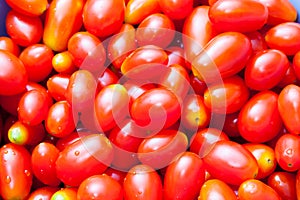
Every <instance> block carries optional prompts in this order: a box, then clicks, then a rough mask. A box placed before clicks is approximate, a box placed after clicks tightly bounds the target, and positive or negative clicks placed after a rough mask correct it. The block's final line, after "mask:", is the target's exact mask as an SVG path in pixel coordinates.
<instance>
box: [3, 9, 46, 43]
mask: <svg viewBox="0 0 300 200" xmlns="http://www.w3.org/2000/svg"><path fill="white" fill-rule="evenodd" d="M6 31H7V34H8V35H9V36H10V37H11V38H12V39H13V40H14V41H15V42H16V43H17V44H18V45H20V46H24V47H27V46H30V45H33V44H36V43H39V42H40V40H41V39H42V36H43V24H42V20H41V18H39V17H30V16H26V15H23V14H21V13H18V12H16V11H14V10H11V11H9V12H8V14H7V16H6Z"/></svg>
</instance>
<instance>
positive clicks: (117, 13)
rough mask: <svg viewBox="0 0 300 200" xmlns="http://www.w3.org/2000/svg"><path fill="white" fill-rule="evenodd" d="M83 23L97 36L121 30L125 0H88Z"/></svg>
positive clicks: (104, 35) (105, 35) (84, 9)
mask: <svg viewBox="0 0 300 200" xmlns="http://www.w3.org/2000/svg"><path fill="white" fill-rule="evenodd" d="M82 17H83V25H84V27H85V29H86V30H87V31H89V32H90V33H92V34H93V35H95V36H97V37H102V38H104V37H107V36H109V35H112V34H114V33H116V32H117V31H119V30H120V28H121V27H122V24H123V21H124V17H125V3H124V1H123V0H111V1H106V0H88V1H87V2H86V3H85V5H84V8H83V13H82Z"/></svg>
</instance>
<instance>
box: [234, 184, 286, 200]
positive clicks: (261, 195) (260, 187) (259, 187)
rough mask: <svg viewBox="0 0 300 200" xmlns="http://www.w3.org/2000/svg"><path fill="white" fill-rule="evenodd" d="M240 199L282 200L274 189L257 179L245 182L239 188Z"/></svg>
mask: <svg viewBox="0 0 300 200" xmlns="http://www.w3.org/2000/svg"><path fill="white" fill-rule="evenodd" d="M238 197H239V199H240V200H251V199H253V200H254V199H265V200H281V198H280V196H279V195H278V194H277V192H276V191H275V190H274V189H273V188H271V187H270V186H268V185H267V184H265V183H263V182H262V181H259V180H256V179H248V180H246V181H244V182H243V183H242V184H241V185H240V186H239V189H238Z"/></svg>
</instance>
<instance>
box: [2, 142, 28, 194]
mask: <svg viewBox="0 0 300 200" xmlns="http://www.w3.org/2000/svg"><path fill="white" fill-rule="evenodd" d="M0 163H1V165H0V194H1V196H2V198H4V199H25V198H26V197H27V196H28V195H29V193H30V189H31V185H32V170H31V160H30V153H29V152H28V150H27V149H26V148H25V147H23V146H20V145H17V144H12V143H9V144H6V145H3V146H2V147H1V148H0Z"/></svg>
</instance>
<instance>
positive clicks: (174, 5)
mask: <svg viewBox="0 0 300 200" xmlns="http://www.w3.org/2000/svg"><path fill="white" fill-rule="evenodd" d="M159 5H160V8H161V10H162V12H163V13H165V14H166V15H167V16H168V17H170V18H171V19H184V18H185V17H186V16H188V15H189V14H190V13H191V12H192V10H193V1H192V0H187V1H183V0H176V1H168V0H162V1H159Z"/></svg>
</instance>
